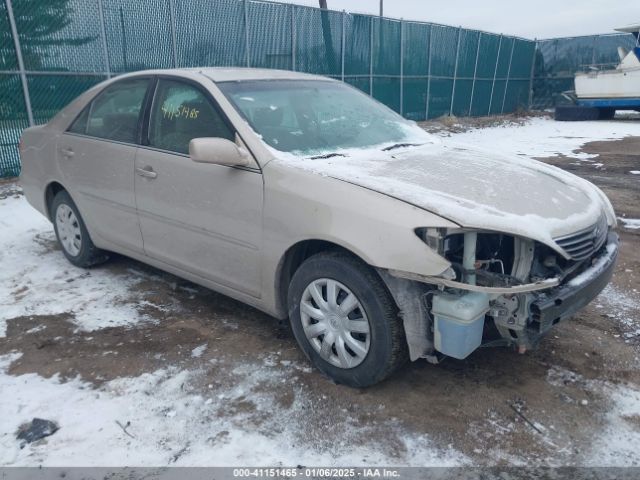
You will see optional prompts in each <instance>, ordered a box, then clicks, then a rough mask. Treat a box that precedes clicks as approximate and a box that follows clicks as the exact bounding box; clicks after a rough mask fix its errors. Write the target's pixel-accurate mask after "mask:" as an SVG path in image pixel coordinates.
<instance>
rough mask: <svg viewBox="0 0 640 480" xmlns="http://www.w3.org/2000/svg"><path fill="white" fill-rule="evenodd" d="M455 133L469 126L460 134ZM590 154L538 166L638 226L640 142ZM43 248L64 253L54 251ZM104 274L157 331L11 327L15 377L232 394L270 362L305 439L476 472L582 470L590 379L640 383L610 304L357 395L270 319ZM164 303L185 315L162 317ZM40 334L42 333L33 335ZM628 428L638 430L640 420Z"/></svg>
mask: <svg viewBox="0 0 640 480" xmlns="http://www.w3.org/2000/svg"><path fill="white" fill-rule="evenodd" d="M498 121H499V120H498ZM638 123H639V129H640V121H639V122H638ZM469 126H475V125H474V124H471V123H470V124H469ZM427 127H428V128H429V129H438V130H442V129H447V128H453V127H450V126H448V125H446V124H430V125H428V126H427ZM458 128H464V127H460V126H459V125H458V126H456V127H455V128H453V130H454V131H455V129H458ZM583 151H584V152H587V153H593V154H598V155H599V157H597V158H596V159H594V160H593V161H589V162H585V161H579V162H578V161H576V160H575V159H573V158H562V157H558V158H552V159H541V160H543V161H547V162H549V163H552V164H554V165H557V166H559V167H561V168H563V169H566V170H569V171H571V172H572V173H575V174H577V175H580V176H582V177H585V178H587V179H589V180H590V181H592V182H594V183H596V184H597V185H599V186H600V187H601V188H602V189H603V190H604V191H605V192H606V193H607V195H608V196H609V198H610V199H611V200H612V202H613V204H614V206H615V209H616V212H617V213H618V215H619V216H628V217H630V218H640V191H639V188H638V178H637V176H636V178H633V176H632V175H629V174H628V172H629V171H630V170H639V169H640V154H639V153H638V152H640V136H639V137H627V138H625V139H623V140H619V141H608V142H592V143H588V144H586V145H585V146H584V148H583ZM603 165H604V166H603ZM620 234H621V240H622V248H621V254H620V259H619V262H618V265H617V268H616V273H615V276H614V280H613V284H612V286H610V287H608V288H609V289H610V291H611V292H612V295H610V296H609V297H614V298H615V296H616V294H618V293H620V294H624V295H627V296H631V297H633V298H638V296H639V294H638V292H639V291H640V277H639V273H638V272H640V230H624V229H620ZM43 248H44V249H45V250H58V246H57V245H56V244H55V243H53V241H51V240H48V241H45V242H44V243H43ZM60 255H61V254H60ZM99 268H100V269H107V270H109V271H112V272H113V273H114V274H118V273H122V272H128V273H131V272H133V273H135V274H136V275H139V276H141V277H142V278H143V281H142V282H141V283H139V284H138V285H136V287H135V288H136V289H137V290H138V293H139V294H140V295H141V297H142V298H144V299H145V300H148V302H147V303H146V305H149V306H148V307H143V308H146V309H147V310H146V311H145V313H147V314H148V315H149V316H151V317H152V318H153V319H155V320H156V321H154V322H148V323H145V324H143V325H140V326H136V327H135V328H128V327H113V328H106V329H102V330H98V331H93V332H83V331H79V330H78V329H77V328H76V326H75V325H74V324H73V323H72V322H71V321H70V318H71V315H72V314H71V313H69V314H64V315H55V316H49V317H45V318H43V317H38V316H32V317H20V318H14V319H12V320H10V321H8V326H7V336H6V338H4V339H2V340H1V341H0V355H1V354H6V353H9V352H11V351H19V352H22V354H23V355H22V357H21V358H20V359H18V360H16V361H15V362H14V363H13V364H12V365H11V367H10V369H9V374H11V375H19V374H24V373H30V372H34V373H38V374H39V375H42V376H44V377H50V376H52V375H55V374H60V375H61V376H62V378H63V379H64V378H73V377H76V376H78V375H79V376H81V377H82V379H84V380H86V381H89V382H91V383H93V384H94V385H95V386H96V387H97V386H100V385H101V384H103V383H104V382H107V381H109V380H112V379H116V378H120V377H125V376H136V375H140V374H142V373H144V372H151V371H154V370H155V369H158V368H162V367H164V366H166V365H167V364H171V365H176V366H178V367H179V368H190V369H192V368H204V369H205V372H206V374H205V375H204V376H203V377H202V378H203V380H202V385H201V386H200V388H202V389H203V390H206V389H211V388H214V389H215V388H217V386H223V385H226V386H228V385H233V384H234V382H235V381H236V374H235V373H234V371H235V370H234V368H235V367H236V366H238V365H241V364H243V363H244V362H246V361H253V360H255V359H261V360H262V361H265V362H273V364H275V365H279V366H281V368H283V369H289V370H291V374H290V376H289V377H288V378H289V379H288V381H287V384H285V385H284V386H283V388H281V389H279V390H277V391H274V392H271V394H272V395H273V396H274V398H275V400H276V402H277V404H278V405H279V406H281V407H282V408H283V409H287V408H289V407H290V406H291V405H292V403H293V402H294V400H295V395H296V394H295V392H296V391H300V390H304V391H305V392H306V397H305V398H306V399H308V401H309V402H310V404H309V405H307V408H304V407H305V406H304V405H303V406H302V407H303V408H302V409H300V408H297V409H295V411H294V413H293V414H294V415H297V416H300V415H301V413H300V412H305V413H304V416H305V418H304V423H305V425H306V426H307V431H306V432H304V433H303V434H302V435H304V436H305V440H306V441H308V442H311V443H315V444H317V446H318V447H319V448H321V447H322V446H323V445H324V444H325V443H326V442H331V441H332V436H331V435H326V432H330V431H331V429H332V428H334V426H335V425H340V424H343V425H350V426H351V427H354V428H356V427H358V428H363V427H365V426H366V427H367V435H366V436H364V437H354V438H353V439H352V440H353V442H359V441H361V442H372V441H374V442H378V443H379V444H380V445H383V446H384V447H385V448H386V450H387V451H388V452H389V453H390V454H391V455H393V454H394V453H395V454H397V455H398V456H402V455H404V454H406V453H407V452H406V451H404V450H406V448H407V447H406V445H405V444H403V443H402V442H399V441H397V436H395V435H391V434H390V433H389V432H390V431H391V430H393V431H410V432H413V433H418V434H420V433H424V434H425V435H428V436H429V437H430V438H431V439H432V440H433V441H434V442H435V443H437V444H441V445H451V446H453V447H454V448H455V449H456V450H458V451H461V452H462V453H464V454H465V455H466V456H468V457H469V458H470V459H471V460H472V461H473V462H474V463H476V464H480V465H482V464H488V463H489V464H496V463H497V464H507V463H511V462H513V461H526V462H531V463H540V464H546V463H552V464H564V465H566V464H581V463H582V462H583V461H584V458H583V456H582V455H583V453H584V451H585V449H586V447H587V446H589V445H591V444H592V443H593V442H594V438H595V437H597V435H598V432H600V431H601V429H603V428H604V427H605V425H606V422H607V414H606V412H607V411H608V410H609V409H610V407H611V405H610V402H611V400H610V399H609V398H608V397H607V395H606V394H605V393H604V392H605V390H601V389H596V388H593V385H594V382H595V383H597V382H600V383H603V384H604V383H606V384H608V385H616V384H619V383H625V384H632V385H636V386H640V370H639V368H638V366H639V365H640V361H639V359H638V356H639V352H640V338H639V337H638V336H637V334H634V332H632V331H630V330H628V329H625V326H624V323H621V322H618V321H616V319H617V316H618V315H620V310H619V306H618V305H617V304H615V302H612V301H610V300H604V299H602V297H601V298H599V299H598V300H596V301H594V302H593V303H592V304H590V305H589V306H588V307H587V308H586V309H585V310H584V311H582V312H580V313H579V314H578V315H577V316H576V317H575V318H574V319H573V320H571V321H569V322H566V323H564V324H561V325H559V326H558V327H557V328H555V329H554V330H553V331H552V333H551V334H550V335H549V336H548V337H547V338H546V339H545V340H544V341H543V342H542V343H541V345H540V347H539V349H537V350H535V351H531V352H527V353H526V354H524V355H518V354H517V353H516V352H514V351H511V350H508V349H502V348H499V349H498V348H486V349H480V350H478V351H476V352H475V353H473V354H472V355H471V356H470V357H469V358H467V359H466V360H464V361H457V360H446V361H445V362H443V363H442V364H440V365H437V366H434V365H430V364H428V363H426V362H424V361H418V362H415V363H411V364H408V365H407V366H406V367H404V368H403V369H402V370H401V371H400V372H398V373H397V374H396V375H395V376H394V377H393V378H392V379H390V380H389V381H386V382H384V383H383V384H381V385H378V386H375V387H373V388H369V389H366V390H352V389H349V388H347V387H344V386H339V385H335V384H333V383H331V382H330V381H329V380H327V379H326V378H324V377H323V376H321V375H320V374H319V373H318V372H317V371H315V370H312V369H310V368H308V367H307V365H308V364H307V362H306V360H305V359H304V358H303V356H302V354H301V353H300V351H299V350H298V349H297V348H296V344H295V341H294V339H293V338H292V336H291V335H290V334H289V333H288V331H287V330H286V329H285V328H282V327H281V326H280V325H279V324H278V322H277V321H275V320H274V319H272V318H270V317H268V316H267V315H264V314H262V313H260V312H258V311H256V310H254V309H252V308H250V307H247V306H245V305H243V304H241V303H238V302H236V301H234V300H231V299H229V298H227V297H224V296H222V295H218V294H216V293H214V292H211V291H208V290H206V289H204V288H200V287H198V286H195V285H193V284H190V283H189V282H186V281H184V280H181V279H178V278H176V277H173V276H172V275H169V274H166V273H163V272H161V271H158V270H156V269H153V268H151V267H148V266H145V265H143V264H141V263H138V262H136V261H133V260H130V259H127V258H124V257H120V256H115V257H114V259H113V260H112V261H111V262H110V263H108V264H106V265H104V266H101V267H99ZM84 275H92V273H91V271H87V272H86V273H85V274H84ZM73 281H82V278H77V279H71V280H70V285H72V282H73ZM20 294H21V292H20V291H16V292H14V295H16V296H19V295H20ZM166 303H171V304H172V305H174V306H175V305H178V306H179V308H175V309H160V308H158V307H157V305H163V304H166ZM624 313H625V315H626V316H627V317H628V316H632V317H634V318H637V317H638V316H639V315H640V311H637V309H636V310H631V311H629V310H626V311H625V312H624ZM43 323H46V325H47V328H46V329H38V328H36V327H38V326H39V325H41V324H43ZM204 343H207V344H208V345H209V346H210V348H208V349H207V350H206V351H205V352H204V354H203V355H202V356H200V357H194V356H193V355H192V350H193V349H194V348H196V347H198V346H199V345H202V344H204ZM292 366H295V368H293V367H292ZM212 385H213V387H212ZM259 388H264V389H271V388H272V385H270V384H265V385H264V387H260V386H258V389H259ZM240 413H241V414H242V416H241V418H242V419H243V420H242V421H243V422H253V423H255V425H256V426H258V427H259V426H260V425H267V424H268V421H269V419H268V413H266V412H264V411H260V410H259V409H256V408H255V405H254V403H253V401H252V398H251V396H247V397H246V398H240V399H239V400H238V399H236V400H234V401H233V402H230V403H229V404H228V405H226V412H222V413H221V414H222V415H228V416H237V415H238V414H240ZM239 418H240V417H239ZM298 420H300V419H298ZM627 420H628V422H629V425H630V426H631V428H635V429H638V430H640V417H632V418H628V419H627Z"/></svg>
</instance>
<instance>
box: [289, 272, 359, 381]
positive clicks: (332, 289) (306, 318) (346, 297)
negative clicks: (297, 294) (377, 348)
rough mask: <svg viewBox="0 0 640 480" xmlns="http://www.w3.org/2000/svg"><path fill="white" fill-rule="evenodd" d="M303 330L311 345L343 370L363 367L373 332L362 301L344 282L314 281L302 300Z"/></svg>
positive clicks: (325, 358) (322, 279) (303, 294)
mask: <svg viewBox="0 0 640 480" xmlns="http://www.w3.org/2000/svg"><path fill="white" fill-rule="evenodd" d="M300 317H301V319H302V328H303V329H304V333H305V335H306V337H307V339H308V340H309V343H310V344H311V346H312V347H313V348H314V349H315V350H316V351H317V352H318V353H319V354H320V356H321V357H322V358H323V359H324V360H326V361H327V362H329V363H331V364H332V365H335V366H336V367H340V368H353V367H356V366H358V365H360V364H361V363H362V362H363V360H364V359H365V358H366V356H367V353H368V352H369V344H370V340H371V333H370V328H369V320H368V318H367V314H366V313H365V311H364V308H362V305H361V304H360V301H359V300H358V298H357V297H356V296H355V295H354V294H353V292H351V290H349V289H348V288H347V287H345V286H344V285H343V284H341V283H340V282H337V281H335V280H332V279H330V278H320V279H318V280H314V281H313V282H311V283H310V284H309V285H308V286H307V288H305V290H304V292H303V293H302V299H301V300H300Z"/></svg>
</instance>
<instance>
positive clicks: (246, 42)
mask: <svg viewBox="0 0 640 480" xmlns="http://www.w3.org/2000/svg"><path fill="white" fill-rule="evenodd" d="M248 1H249V0H244V1H243V2H242V5H243V8H244V45H245V48H244V50H245V55H246V57H247V58H246V62H247V67H250V66H251V52H250V51H249V9H248V7H247V2H248Z"/></svg>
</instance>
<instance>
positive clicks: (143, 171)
mask: <svg viewBox="0 0 640 480" xmlns="http://www.w3.org/2000/svg"><path fill="white" fill-rule="evenodd" d="M136 173H137V174H138V175H140V176H141V177H144V178H156V177H157V176H158V174H157V173H156V172H154V171H153V168H151V167H144V168H138V167H136Z"/></svg>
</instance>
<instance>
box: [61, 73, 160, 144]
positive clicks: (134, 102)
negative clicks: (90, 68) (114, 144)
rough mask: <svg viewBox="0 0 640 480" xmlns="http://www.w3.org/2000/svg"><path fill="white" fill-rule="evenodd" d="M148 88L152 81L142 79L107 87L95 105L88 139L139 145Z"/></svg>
mask: <svg viewBox="0 0 640 480" xmlns="http://www.w3.org/2000/svg"><path fill="white" fill-rule="evenodd" d="M148 85H149V80H148V79H146V78H139V79H131V80H123V81H120V82H118V83H115V84H114V85H111V86H109V87H107V88H106V89H105V90H104V91H103V92H101V93H100V94H99V95H98V96H97V97H96V99H95V100H94V101H93V102H92V104H91V107H90V109H89V118H88V120H87V124H86V133H87V135H91V136H92V137H99V138H104V139H107V140H116V141H119V142H127V143H136V140H137V132H138V120H139V117H140V111H141V110H142V104H143V102H144V96H145V93H146V91H147V86H148ZM78 120H80V118H79V119H78ZM74 126H75V125H74ZM80 126H82V125H80Z"/></svg>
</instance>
